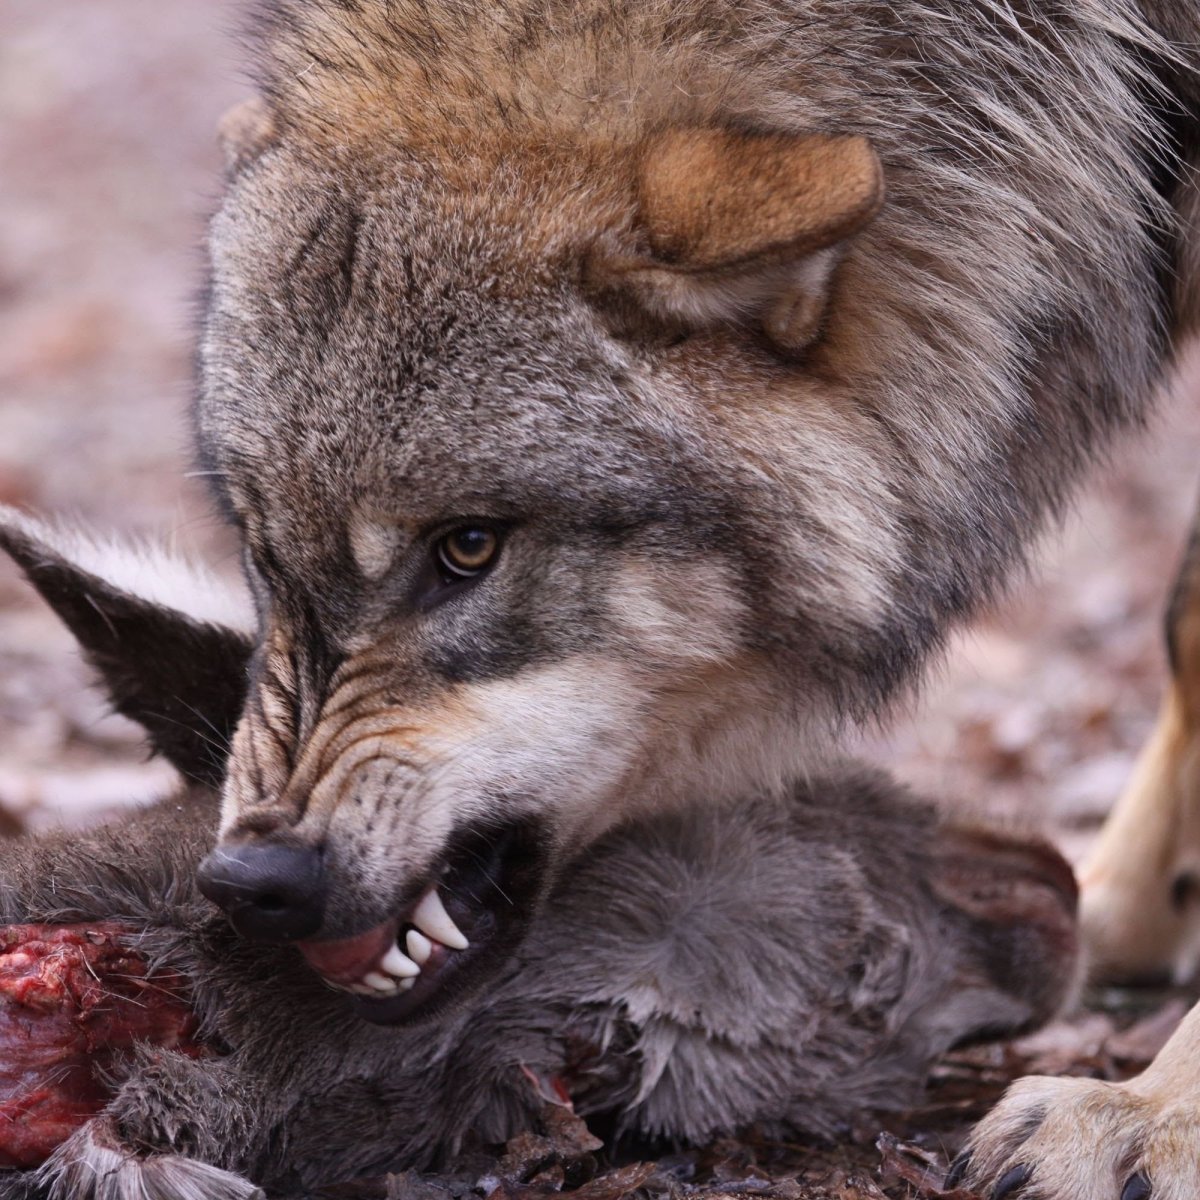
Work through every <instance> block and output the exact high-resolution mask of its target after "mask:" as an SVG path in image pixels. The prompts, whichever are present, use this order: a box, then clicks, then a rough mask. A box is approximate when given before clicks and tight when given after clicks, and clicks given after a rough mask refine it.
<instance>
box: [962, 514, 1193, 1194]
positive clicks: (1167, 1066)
mask: <svg viewBox="0 0 1200 1200" xmlns="http://www.w3.org/2000/svg"><path fill="white" fill-rule="evenodd" d="M1167 645H1168V650H1169V653H1170V661H1171V676H1172V678H1171V686H1170V688H1169V690H1168V692H1167V696H1166V699H1165V701H1164V702H1163V709H1162V714H1161V716H1160V718H1159V723H1158V727H1157V728H1156V729H1155V732H1154V734H1153V736H1152V737H1151V739H1150V741H1149V742H1148V743H1147V745H1146V748H1145V750H1144V751H1143V752H1142V757H1141V759H1140V760H1139V763H1138V767H1137V770H1136V771H1135V772H1134V777H1133V780H1132V781H1131V783H1130V786H1129V788H1128V790H1127V791H1126V793H1125V795H1124V796H1123V797H1122V798H1121V800H1120V802H1119V803H1118V805H1117V807H1116V808H1115V809H1114V810H1113V813H1112V816H1111V817H1110V818H1109V820H1108V823H1107V825H1106V826H1105V828H1104V831H1103V833H1102V834H1101V836H1100V839H1099V841H1098V843H1097V846H1096V849H1095V850H1094V852H1093V853H1092V855H1091V857H1090V859H1089V860H1088V862H1087V863H1086V864H1085V865H1084V867H1083V869H1082V871H1081V883H1082V885H1083V893H1082V898H1081V906H1080V907H1081V916H1082V920H1083V924H1084V932H1085V941H1086V943H1087V945H1088V949H1089V952H1090V954H1091V955H1092V973H1093V975H1100V976H1102V977H1107V978H1126V979H1128V978H1138V977H1148V976H1163V975H1169V976H1174V977H1175V978H1178V979H1182V978H1184V977H1186V976H1188V975H1190V974H1192V972H1193V971H1194V970H1195V968H1196V966H1197V960H1198V957H1200V515H1198V517H1197V522H1196V525H1195V526H1194V528H1193V530H1192V537H1191V544H1190V545H1189V548H1188V552H1187V554H1186V556H1185V558H1184V563H1183V568H1182V569H1181V571H1180V573H1179V579H1178V581H1177V583H1176V586H1175V591H1174V594H1173V596H1172V599H1171V604H1170V608H1169V609H1168V613H1167ZM954 1174H955V1175H961V1176H962V1177H963V1178H964V1179H965V1180H966V1181H968V1182H969V1183H971V1184H972V1185H974V1186H976V1187H977V1188H980V1189H984V1194H985V1195H988V1196H989V1197H991V1198H992V1200H1005V1198H1011V1200H1017V1198H1018V1197H1019V1198H1020V1200H1196V1198H1197V1197H1200V1005H1198V1006H1197V1007H1196V1008H1194V1009H1193V1010H1192V1011H1191V1012H1190V1013H1189V1014H1188V1016H1187V1018H1186V1019H1185V1020H1184V1022H1183V1024H1182V1025H1181V1026H1180V1027H1179V1029H1178V1030H1177V1031H1176V1033H1175V1036H1174V1037H1172V1038H1171V1040H1170V1041H1169V1042H1168V1043H1167V1044H1166V1046H1164V1047H1163V1049H1162V1051H1161V1052H1160V1053H1159V1055H1158V1057H1157V1058H1156V1059H1155V1060H1154V1062H1153V1063H1151V1064H1150V1066H1149V1067H1148V1068H1147V1069H1146V1070H1145V1071H1144V1072H1143V1073H1142V1074H1141V1075H1139V1076H1138V1077H1137V1078H1136V1079H1131V1080H1129V1081H1128V1082H1127V1083H1124V1084H1119V1085H1117V1084H1111V1083H1101V1082H1099V1081H1097V1080H1092V1079H1050V1078H1044V1077H1041V1076H1032V1077H1030V1078H1028V1079H1022V1080H1020V1081H1018V1082H1017V1083H1016V1084H1014V1085H1013V1087H1012V1088H1010V1089H1009V1091H1008V1093H1007V1095H1006V1096H1005V1097H1004V1099H1003V1100H1002V1101H1001V1103H1000V1104H999V1105H998V1106H997V1107H996V1108H995V1109H994V1110H993V1112H991V1113H990V1114H989V1115H988V1116H987V1118H985V1120H984V1121H983V1122H982V1123H981V1124H980V1125H979V1127H978V1128H977V1129H976V1130H975V1133H974V1135H973V1136H972V1139H971V1144H970V1147H969V1158H964V1159H963V1160H962V1161H961V1163H960V1164H959V1165H957V1166H956V1170H955V1172H954ZM989 1188H990V1189H991V1190H990V1191H987V1190H986V1189H989Z"/></svg>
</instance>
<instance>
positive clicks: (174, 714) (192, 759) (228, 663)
mask: <svg viewBox="0 0 1200 1200" xmlns="http://www.w3.org/2000/svg"><path fill="white" fill-rule="evenodd" d="M0 548H2V549H4V550H6V551H8V553H9V554H10V555H11V556H12V557H13V558H14V559H15V560H16V562H17V564H18V565H19V566H20V567H21V569H22V571H24V573H25V575H26V577H27V578H28V579H29V581H30V583H32V584H33V586H34V587H35V588H37V590H38V591H39V592H40V593H41V594H42V596H43V597H44V598H45V600H46V602H47V603H48V604H49V605H50V607H51V608H53V609H54V611H55V612H56V613H57V614H58V615H59V616H60V617H61V618H62V620H63V622H64V623H65V624H66V625H67V627H68V628H69V629H70V630H71V632H72V633H73V634H74V635H75V637H76V638H77V639H78V641H79V645H80V647H81V648H82V650H83V653H84V657H85V658H86V659H87V661H88V662H89V663H90V664H91V665H92V666H93V667H94V668H95V669H96V670H97V671H98V672H99V673H100V676H101V678H102V679H103V681H104V684H105V686H106V687H107V689H108V693H109V695H110V696H111V698H112V701H113V705H114V707H115V708H116V709H117V711H118V712H120V713H122V714H123V715H124V716H127V717H131V718H132V719H133V720H135V721H137V722H138V723H139V724H140V725H141V726H142V727H143V728H144V729H145V730H146V732H147V734H148V735H149V738H150V743H151V745H152V746H153V747H154V749H155V750H156V751H157V752H158V753H160V754H162V755H163V756H164V757H165V758H167V759H168V760H169V761H170V762H171V763H173V764H174V765H175V767H176V768H178V770H179V771H181V772H182V773H183V774H184V775H185V776H187V777H188V778H190V779H194V780H196V781H198V782H201V783H206V784H216V783H219V782H220V780H221V777H222V775H223V774H224V769H225V760H226V758H227V757H228V750H229V739H230V738H231V737H232V735H233V729H234V726H235V725H236V723H237V720H238V717H239V716H240V714H241V710H242V705H243V703H244V701H245V696H246V686H247V685H246V670H247V664H248V662H249V659H250V654H251V650H252V645H253V641H252V638H251V635H250V632H249V629H250V628H251V621H252V613H251V611H250V607H249V605H248V604H242V603H241V601H240V597H238V596H237V594H236V593H233V594H232V595H231V594H229V593H228V592H227V591H226V590H225V589H224V588H222V587H221V586H220V585H218V584H217V583H216V581H215V580H213V579H212V578H211V577H209V576H207V575H205V574H203V573H202V572H199V571H197V570H196V569H194V568H192V567H190V566H189V565H187V564H185V563H182V562H181V561H180V560H178V559H173V558H169V557H167V556H166V555H164V554H162V553H161V552H156V551H151V550H141V549H131V548H126V547H118V546H114V545H108V544H104V543H100V542H94V541H92V540H90V539H88V538H86V537H81V536H80V535H78V534H76V533H73V532H68V531H64V530H60V529H57V528H54V527H52V526H47V525H43V524H42V523H40V522H37V521H34V520H32V519H31V518H29V517H26V516H24V515H23V514H21V513H18V512H16V511H15V510H13V509H10V508H5V507H3V506H0Z"/></svg>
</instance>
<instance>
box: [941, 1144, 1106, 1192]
mask: <svg viewBox="0 0 1200 1200" xmlns="http://www.w3.org/2000/svg"><path fill="white" fill-rule="evenodd" d="M970 1165H971V1152H970V1150H964V1151H963V1152H962V1153H961V1154H960V1155H959V1156H958V1157H957V1158H956V1159H955V1160H954V1161H953V1162H952V1163H951V1164H950V1170H949V1171H947V1172H946V1179H945V1182H944V1183H943V1184H942V1191H943V1192H952V1191H954V1189H955V1188H956V1187H958V1185H959V1184H960V1183H962V1181H963V1180H964V1179H965V1178H966V1176H967V1168H968V1167H969V1166H970ZM1121 1200H1125V1197H1124V1196H1122V1197H1121Z"/></svg>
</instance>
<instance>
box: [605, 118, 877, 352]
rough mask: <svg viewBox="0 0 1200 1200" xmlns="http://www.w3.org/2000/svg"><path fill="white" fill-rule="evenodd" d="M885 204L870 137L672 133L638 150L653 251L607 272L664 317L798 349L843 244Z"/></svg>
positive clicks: (643, 218)
mask: <svg viewBox="0 0 1200 1200" xmlns="http://www.w3.org/2000/svg"><path fill="white" fill-rule="evenodd" d="M882 203H883V172H882V168H881V166H880V163H879V159H878V157H877V156H876V154H875V151H874V150H873V149H872V148H871V145H870V143H869V142H867V141H866V139H865V138H861V137H827V136H824V135H821V134H811V135H807V136H800V137H794V136H787V135H781V134H739V133H732V132H726V131H720V130H676V131H673V132H670V133H666V134H663V135H661V136H659V137H657V138H655V139H654V140H653V141H651V143H650V144H649V145H648V146H647V147H646V148H645V150H644V152H643V156H642V159H641V166H640V173H639V178H638V208H639V224H640V226H641V231H642V233H643V235H644V236H645V238H646V239H647V242H648V246H649V254H648V255H645V254H643V255H633V256H627V257H625V258H624V259H621V258H620V257H609V258H608V260H607V261H606V262H604V263H603V265H602V266H601V271H602V273H603V274H605V275H607V283H608V286H609V287H612V286H613V285H616V286H617V287H618V288H620V289H621V290H623V291H625V292H626V293H627V294H628V295H630V296H631V297H632V298H633V299H634V300H635V301H636V302H637V303H638V304H639V305H640V307H641V308H642V309H644V310H647V311H649V312H650V313H651V314H653V315H655V316H657V317H660V318H666V319H668V320H671V321H674V322H678V323H681V324H682V325H684V326H685V327H690V328H706V327H712V326H715V325H719V324H729V323H745V322H747V321H750V322H757V323H758V324H759V325H760V326H761V328H762V330H763V331H764V333H766V335H767V337H768V338H770V340H771V341H772V342H773V343H774V344H775V346H776V347H777V348H778V349H779V350H781V351H783V352H784V353H787V354H796V353H799V352H800V351H801V350H803V349H804V347H805V346H807V345H808V344H809V342H811V341H812V340H813V338H814V337H815V336H816V335H817V332H818V330H819V328H820V323H821V319H822V317H823V315H824V312H825V306H826V301H827V299H828V295H829V288H830V282H831V279H832V276H833V272H834V268H835V267H836V266H837V262H838V259H839V257H840V252H841V248H842V247H843V246H844V244H845V242H846V240H847V239H848V238H850V237H851V236H852V235H853V234H855V233H857V232H858V231H859V230H860V229H862V228H863V227H864V226H865V225H866V224H867V223H868V222H869V221H870V220H871V219H872V218H873V217H874V216H875V214H876V213H877V212H878V211H879V209H880V206H881V205H882Z"/></svg>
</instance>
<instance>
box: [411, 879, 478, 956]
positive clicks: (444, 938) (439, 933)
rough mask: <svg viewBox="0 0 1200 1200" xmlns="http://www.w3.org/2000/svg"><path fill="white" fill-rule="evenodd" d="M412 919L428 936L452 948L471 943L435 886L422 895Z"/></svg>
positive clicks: (463, 948)
mask: <svg viewBox="0 0 1200 1200" xmlns="http://www.w3.org/2000/svg"><path fill="white" fill-rule="evenodd" d="M411 920H412V923H413V924H414V925H416V926H417V927H418V928H419V929H420V931H421V932H422V933H423V934H425V936H426V937H430V938H432V939H433V940H434V941H435V942H441V943H442V945H444V946H449V947H450V949H451V950H465V949H466V948H467V947H468V946H469V945H470V942H468V941H467V939H466V938H465V937H464V936H463V933H462V930H461V929H459V927H458V926H457V925H455V923H454V921H453V920H452V919H451V917H450V914H449V913H448V912H447V911H446V906H445V905H444V904H443V903H442V898H441V896H439V895H438V890H437V888H435V887H431V888H430V889H429V890H428V891H427V892H426V893H425V895H423V896H422V897H421V900H420V903H418V905H417V907H416V908H415V909H414V910H413V915H412V917H411Z"/></svg>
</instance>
